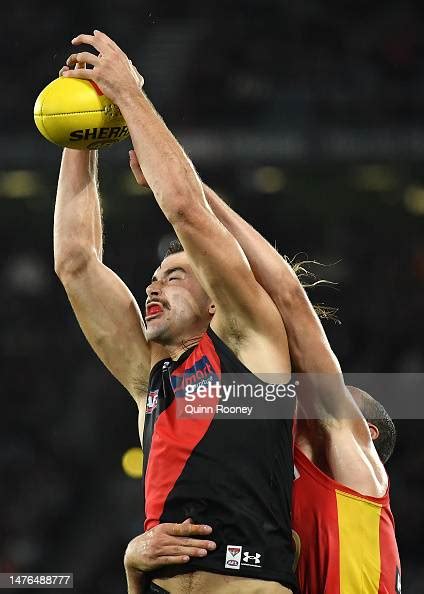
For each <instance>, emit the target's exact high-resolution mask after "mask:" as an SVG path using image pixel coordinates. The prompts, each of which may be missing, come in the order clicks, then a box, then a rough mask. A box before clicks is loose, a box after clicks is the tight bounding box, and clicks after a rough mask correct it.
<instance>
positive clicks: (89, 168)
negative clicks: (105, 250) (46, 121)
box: [54, 149, 102, 267]
mask: <svg viewBox="0 0 424 594" xmlns="http://www.w3.org/2000/svg"><path fill="white" fill-rule="evenodd" d="M54 252H55V264H56V267H61V266H63V264H64V262H65V261H68V262H69V260H70V259H71V258H75V257H76V254H84V253H85V254H91V255H95V256H96V257H98V258H99V259H101V257H102V222H101V207H100V203H99V196H98V191H97V153H96V152H95V151H77V150H71V149H65V150H64V152H63V156H62V164H61V168H60V174H59V182H58V188H57V196H56V207H55V215H54Z"/></svg>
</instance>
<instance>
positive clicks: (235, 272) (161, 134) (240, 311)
mask: <svg viewBox="0 0 424 594" xmlns="http://www.w3.org/2000/svg"><path fill="white" fill-rule="evenodd" d="M74 42H75V43H88V44H90V45H92V46H93V47H95V49H96V50H98V51H99V52H100V55H101V57H98V56H94V55H93V54H87V53H85V52H83V53H82V54H79V55H77V54H75V55H74V56H71V58H70V60H69V62H68V65H73V64H75V63H77V62H78V61H80V60H84V61H87V62H88V63H89V64H92V65H93V66H94V68H93V69H90V70H86V71H81V70H70V71H68V72H66V73H65V75H67V76H75V77H83V78H84V77H86V78H90V79H91V80H94V81H95V82H96V83H97V84H98V85H99V86H100V88H101V89H102V90H103V92H104V93H105V94H106V95H107V96H109V97H110V98H111V99H112V100H113V101H115V102H116V103H117V104H118V106H119V107H120V109H121V111H122V113H123V115H124V117H125V120H126V123H127V125H128V128H129V130H130V134H131V138H132V141H133V144H134V149H135V152H136V153H137V156H138V159H139V161H140V164H141V167H142V169H143V172H144V175H145V177H146V179H147V181H148V183H149V185H150V187H151V189H152V191H153V193H154V196H155V198H156V200H157V202H158V204H159V206H160V208H161V209H162V211H163V213H164V214H165V216H166V217H167V219H168V220H169V222H170V223H171V224H172V226H173V227H174V230H175V232H176V234H177V236H178V238H179V239H180V241H181V243H182V245H183V246H184V249H185V251H186V253H187V255H188V258H189V261H190V264H191V266H192V267H193V270H194V273H195V275H196V276H197V278H198V280H199V282H200V283H201V285H202V287H203V288H204V290H205V291H206V293H207V294H208V295H209V297H210V298H211V299H212V300H213V301H214V302H215V304H216V305H217V313H216V314H215V317H214V320H213V326H214V328H215V329H216V330H217V331H218V333H219V334H220V335H221V336H223V335H226V333H227V331H228V329H229V328H232V331H233V332H234V334H237V336H238V337H239V339H240V338H244V339H245V338H246V337H247V335H249V338H250V337H251V336H252V334H255V338H256V339H257V340H259V341H260V340H261V338H264V337H266V340H268V341H270V342H271V340H272V343H273V345H275V346H276V347H277V346H279V357H280V359H284V363H283V365H282V366H279V368H278V369H275V371H276V372H277V371H287V368H288V366H289V358H288V352H287V344H286V341H285V336H284V330H283V325H282V321H281V318H280V317H279V315H278V312H277V310H276V308H275V307H274V306H273V304H272V301H271V299H270V298H269V296H268V295H267V293H266V292H265V291H264V290H263V288H262V287H261V286H260V285H259V284H258V283H257V281H256V280H255V278H254V275H253V274H252V271H251V269H250V267H249V264H248V261H247V259H246V257H245V255H244V254H243V251H242V250H241V248H240V246H239V245H238V243H237V241H236V240H235V239H234V237H233V236H232V235H231V233H229V232H228V231H227V229H226V228H225V227H224V225H222V224H221V223H220V222H219V221H218V219H217V218H216V217H215V216H214V214H213V212H212V210H211V209H210V207H209V205H208V203H207V201H206V200H205V196H204V193H203V187H202V184H201V182H200V180H199V178H198V176H197V173H196V171H195V169H194V167H193V165H192V163H191V161H190V160H189V159H188V157H187V155H186V154H185V153H184V151H183V149H182V148H181V146H180V145H179V143H178V142H177V140H176V139H175V138H174V136H173V135H172V134H171V132H170V131H169V130H168V128H167V127H166V125H165V123H164V122H163V120H162V119H161V118H160V117H159V116H158V114H157V113H156V111H155V110H154V108H153V106H152V105H151V103H150V102H149V101H148V99H147V98H146V96H145V95H144V94H143V93H142V92H140V88H139V83H138V80H137V79H136V77H135V76H134V75H133V72H132V69H131V64H130V62H129V61H128V58H127V57H126V56H125V54H124V53H123V52H122V50H120V48H119V47H118V46H117V45H116V44H115V43H114V42H113V41H112V40H111V39H109V37H107V36H106V35H104V34H103V33H98V32H95V35H80V36H79V37H78V38H76V40H74ZM229 322H230V323H229ZM226 338H227V336H226ZM270 339H271V340H270ZM240 342H242V341H240ZM284 343H285V344H284ZM275 350H277V348H276V349H275ZM284 351H285V352H284ZM257 358H258V357H257ZM282 367H283V368H284V369H282Z"/></svg>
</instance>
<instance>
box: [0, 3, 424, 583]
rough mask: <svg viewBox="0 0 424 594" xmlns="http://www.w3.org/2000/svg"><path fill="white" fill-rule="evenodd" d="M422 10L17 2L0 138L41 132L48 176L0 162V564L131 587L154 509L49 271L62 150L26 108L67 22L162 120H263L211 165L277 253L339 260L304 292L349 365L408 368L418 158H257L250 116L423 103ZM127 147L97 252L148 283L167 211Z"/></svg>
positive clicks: (349, 122)
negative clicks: (133, 548) (134, 69)
mask: <svg viewBox="0 0 424 594" xmlns="http://www.w3.org/2000/svg"><path fill="white" fill-rule="evenodd" d="M423 11H424V7H423V6H422V5H420V4H419V3H413V2H400V1H396V2H389V3H387V2H385V3H383V2H375V3H373V4H372V5H371V4H369V3H365V2H362V1H357V2H351V1H348V2H345V3H336V2H327V3H322V2H318V1H317V0H316V1H314V0H310V1H307V0H301V1H297V2H295V3H287V2H280V1H276V0H243V2H241V1H240V0H238V1H232V2H229V1H226V0H223V1H222V2H220V3H212V2H204V3H201V4H199V3H195V2H194V1H185V2H182V3H178V4H175V3H171V2H170V1H167V2H165V1H159V2H153V1H149V2H135V1H130V0H125V1H122V2H120V3H119V4H118V3H115V4H114V3H112V2H104V3H102V4H101V5H100V3H99V2H87V3H86V5H85V6H84V10H75V7H74V6H72V5H69V6H67V5H66V6H65V5H62V4H60V3H57V2H56V3H53V2H51V1H50V0H46V1H45V2H44V3H43V11H42V15H41V13H40V7H39V6H38V5H37V3H29V2H21V3H12V4H10V5H9V7H8V15H7V19H8V24H9V25H10V26H7V27H5V28H4V31H3V33H2V36H3V41H4V42H6V45H7V46H8V53H7V56H9V53H10V58H8V59H7V60H4V62H7V66H8V67H7V69H6V71H5V74H4V76H3V80H2V84H3V88H6V89H7V92H3V93H1V94H0V102H2V108H3V109H2V111H3V113H4V114H9V115H8V116H7V117H4V119H3V121H2V130H1V131H0V145H1V146H6V143H11V141H10V139H11V138H15V137H16V138H18V137H19V138H22V139H25V138H27V139H28V145H27V144H25V143H23V144H22V145H20V146H19V145H17V144H13V142H12V143H11V144H12V145H13V147H12V149H11V150H14V151H15V152H16V154H19V152H20V150H21V149H22V151H25V150H26V149H27V147H28V146H32V145H31V143H35V144H34V146H35V147H38V149H37V152H36V151H35V150H34V154H33V155H32V154H31V152H27V153H26V157H25V159H26V160H25V163H24V167H25V168H31V163H32V162H33V163H34V164H37V171H36V174H37V176H38V177H37V179H38V182H37V183H38V185H37V190H36V191H34V193H33V194H31V192H29V193H27V197H26V198H22V199H19V195H18V196H15V198H13V199H12V198H10V197H9V198H8V197H7V196H8V195H9V194H8V192H7V191H6V189H5V188H6V185H5V182H4V180H5V179H6V178H5V177H4V176H5V175H6V174H7V171H5V170H3V167H2V164H1V163H0V250H1V255H2V257H1V259H0V288H1V296H2V299H1V301H0V368H1V371H2V375H1V377H2V381H1V384H0V386H1V409H0V535H1V538H0V572H2V571H5V572H6V571H7V572H9V571H21V572H22V571H25V572H30V571H34V572H35V571H38V572H49V571H55V572H59V571H60V572H70V571H73V572H74V574H75V584H76V591H78V592H82V593H84V594H91V593H93V594H94V593H97V592H102V593H103V594H108V593H111V594H112V593H116V592H121V591H124V578H123V571H122V556H123V552H124V549H125V545H126V543H127V541H128V540H129V539H130V538H131V537H132V536H134V535H135V534H137V533H138V532H140V531H141V530H142V526H141V515H142V514H141V509H140V501H141V499H140V482H139V481H136V480H134V479H131V478H129V477H128V476H126V475H125V473H124V471H123V469H122V465H121V457H122V454H123V453H124V452H125V451H126V450H127V449H128V448H130V447H133V446H136V445H138V437H137V423H136V407H135V405H134V403H133V402H132V400H131V398H129V396H128V394H126V393H125V391H124V389H123V388H122V387H121V386H120V385H119V384H118V383H117V382H116V381H115V380H114V379H113V378H112V377H111V376H110V374H109V373H108V372H107V371H106V370H105V369H104V368H103V367H102V365H101V363H100V362H99V361H98V360H97V358H96V356H95V355H94V354H93V353H92V351H91V350H90V348H89V346H88V345H87V344H86V342H85V340H84V338H83V336H82V333H81V332H80V330H79V328H78V326H77V323H76V321H75V319H74V317H73V313H72V310H71V308H70V306H69V304H68V303H67V299H66V295H65V292H64V290H63V289H62V287H61V286H60V284H59V281H58V280H57V278H56V277H55V275H54V272H53V250H52V224H53V217H52V215H53V203H54V195H55V184H56V179H57V172H58V166H59V159H60V151H59V149H58V150H57V151H56V153H57V159H56V154H54V159H55V160H56V161H55V162H57V166H52V165H51V164H49V165H48V166H47V165H46V166H44V167H41V168H40V167H39V163H40V158H41V157H42V154H43V153H42V152H43V149H45V150H46V153H47V151H50V154H53V153H52V151H54V149H52V148H51V147H48V146H47V144H46V141H44V140H43V139H41V137H37V132H36V131H35V128H34V127H33V123H32V121H31V117H32V116H31V112H32V107H33V101H34V98H35V95H36V93H37V90H41V88H42V87H43V86H44V85H45V84H47V82H49V81H50V80H51V78H52V77H53V76H54V74H55V73H56V71H58V70H59V68H60V67H61V65H62V63H63V59H64V57H65V56H66V54H67V53H68V50H69V40H70V38H71V37H73V36H74V35H75V34H77V33H79V32H81V31H87V30H91V29H93V28H94V27H96V28H98V29H103V30H105V31H106V32H108V33H110V34H111V35H112V36H113V37H115V38H116V40H117V41H118V42H119V43H121V44H122V46H123V47H124V49H125V50H126V51H127V52H128V54H129V55H131V57H133V58H134V61H135V62H137V64H138V65H139V66H140V70H142V72H143V74H144V75H145V78H146V87H147V89H148V92H149V95H150V96H151V98H152V99H153V101H154V102H155V104H156V105H157V106H158V108H159V109H160V110H161V111H164V112H165V113H166V119H167V121H168V123H169V124H170V126H171V127H173V126H181V125H183V126H184V128H185V129H187V130H193V131H196V130H198V129H202V130H203V131H204V135H205V137H206V138H207V137H208V133H209V132H212V131H216V129H219V130H225V129H226V127H232V128H234V127H235V128H239V129H240V130H244V131H246V130H251V129H252V128H254V129H255V130H256V131H257V134H258V138H259V141H258V142H259V146H258V151H257V155H258V157H257V159H256V160H255V161H253V160H250V161H246V162H238V163H234V162H232V161H231V155H230V154H229V155H228V162H227V163H225V164H224V165H223V166H220V167H217V165H216V164H208V162H207V160H205V159H204V160H203V161H202V163H201V166H199V173H200V174H201V175H202V177H204V179H205V181H207V182H209V183H210V184H211V185H212V186H213V187H215V188H216V189H217V190H218V191H219V192H220V193H222V195H223V196H224V198H226V199H227V200H229V202H230V203H231V205H232V206H234V207H235V208H236V209H237V210H238V211H239V212H240V213H241V214H242V215H244V216H245V217H246V218H247V219H248V220H249V222H251V223H252V224H254V225H255V226H256V227H257V228H258V229H259V230H260V231H262V232H263V233H264V234H265V236H266V237H267V239H269V240H270V241H271V242H273V243H276V244H277V247H278V248H279V250H280V251H281V252H282V253H284V254H287V255H288V256H290V257H292V256H294V255H295V254H300V255H301V257H303V255H305V256H306V257H309V258H314V259H317V260H319V261H321V262H323V263H325V264H331V265H330V266H328V267H325V268H323V269H322V268H320V269H319V270H317V274H318V275H320V276H323V277H326V278H329V279H330V280H333V281H334V282H336V283H337V285H335V287H334V288H321V289H319V288H316V289H313V290H311V291H310V297H311V299H312V301H314V302H324V303H326V304H329V305H332V306H334V307H338V308H339V311H338V314H337V315H338V318H339V320H340V322H341V324H338V323H335V322H331V321H330V322H327V323H326V325H325V328H326V331H327V333H328V335H329V338H330V341H331V343H332V345H333V347H334V349H335V351H336V353H337V355H338V356H339V358H340V361H341V364H342V367H343V369H344V370H345V371H349V372H416V373H418V372H421V371H422V370H423V367H424V349H423V341H422V336H423V333H424V317H423V314H422V311H423V308H422V304H423V298H422V295H423V288H424V239H423V237H424V235H423V229H424V190H421V187H422V186H424V174H423V173H422V167H421V164H420V163H411V162H405V161H402V162H400V161H399V162H396V163H391V164H389V165H388V164H384V163H383V164H382V165H379V166H378V167H380V168H378V167H377V168H376V165H375V163H353V162H348V163H346V162H335V161H333V162H328V161H324V160H320V159H319V158H314V159H310V160H305V159H303V160H302V162H296V161H295V160H291V161H290V162H284V161H281V162H278V163H275V162H274V163H273V164H272V166H273V167H272V168H268V169H267V168H266V167H265V166H267V165H268V163H266V162H263V161H262V160H261V157H260V148H261V147H260V137H261V134H262V133H263V134H266V133H267V131H268V130H270V129H272V128H278V127H279V126H281V127H285V126H288V127H290V126H291V127H295V128H297V127H298V128H299V129H307V134H308V135H312V136H313V135H314V134H315V132H316V131H317V130H324V131H325V130H326V128H327V127H328V128H331V127H333V126H334V125H339V126H345V125H346V126H350V127H352V128H356V129H358V128H362V129H363V130H365V131H367V130H371V129H372V128H373V127H374V126H378V125H382V124H384V125H387V126H392V125H393V124H396V125H397V126H399V125H400V126H402V125H404V126H405V127H414V126H421V125H424V108H423V107H422V106H423V104H424V103H423V99H424V69H423V66H422V58H423V47H424V45H423V43H424V42H423V40H422V35H421V31H422V22H423V18H422V15H423ZM34 23H36V26H33V24H34ZM67 46H68V49H67ZM18 105H19V110H17V109H16V106H18ZM120 150H121V151H122V149H120V148H119V147H116V148H115V147H114V148H112V149H109V151H108V155H105V158H106V159H108V163H109V166H108V167H105V168H103V169H102V175H101V180H102V184H101V190H102V194H103V199H104V210H105V229H106V232H105V237H106V243H105V262H106V264H108V265H109V266H110V267H112V268H113V269H114V270H115V271H116V272H117V273H118V274H119V275H120V276H121V277H122V278H123V280H124V281H125V282H126V283H127V284H128V285H129V287H130V288H131V290H132V291H133V292H134V294H135V295H136V297H137V299H138V301H139V303H140V305H142V304H143V301H144V286H145V284H146V282H147V280H148V278H149V277H150V275H151V272H152V270H153V269H154V267H155V265H156V264H157V261H158V258H159V252H160V248H161V245H163V244H164V242H166V240H167V236H168V235H169V233H170V228H169V226H168V225H167V223H166V221H165V220H164V218H163V216H162V215H161V213H160V211H159V209H158V207H157V206H156V204H155V202H154V200H153V199H152V198H151V197H150V196H148V195H147V196H145V195H141V194H138V193H137V189H136V188H135V185H134V184H133V185H132V184H131V180H130V179H129V177H128V171H127V169H126V168H125V166H123V165H122V161H119V163H118V164H117V165H116V166H113V165H112V166H110V165H111V164H113V156H114V154H115V153H114V152H113V151H116V154H118V153H119V151H120ZM119 154H121V153H119ZM192 157H193V158H194V159H195V158H196V154H195V153H194V154H193V155H192ZM4 158H5V160H6V159H7V154H6V153H5V155H4ZM32 159H33V161H32ZM224 161H225V159H224ZM14 168H15V169H20V168H22V163H19V162H16V164H15V165H14ZM420 192H421V193H420ZM375 396H376V397H378V394H375ZM400 397H401V395H400ZM396 424H397V428H398V444H397V447H396V451H395V454H394V456H393V459H392V461H391V462H389V465H388V469H389V472H390V475H391V488H392V507H393V510H394V513H395V517H396V521H397V532H398V538H399V546H400V552H401V558H402V561H403V574H404V588H405V591H407V592H408V593H409V594H422V592H423V591H424V566H423V563H422V559H421V557H422V550H423V542H424V525H423V524H424V504H423V497H422V493H423V488H424V482H423V478H422V468H423V467H424V447H423V446H422V442H421V440H420V437H421V435H422V432H423V430H424V421H423V420H419V419H416V420H402V421H397V423H396Z"/></svg>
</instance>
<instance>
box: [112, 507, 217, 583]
mask: <svg viewBox="0 0 424 594" xmlns="http://www.w3.org/2000/svg"><path fill="white" fill-rule="evenodd" d="M211 531H212V528H211V527H210V526H204V525H199V524H193V523H192V522H191V519H190V518H188V519H187V520H185V521H184V522H183V523H182V524H158V526H155V527H154V528H152V529H151V530H148V531H147V532H145V533H144V534H141V535H140V536H136V537H135V538H133V540H132V541H131V542H130V543H129V545H128V547H127V550H126V552H125V558H124V565H125V569H126V571H127V572H134V571H138V572H148V571H153V570H154V569H158V568H159V567H164V566H165V565H181V564H184V563H187V562H188V561H189V560H190V558H191V557H204V556H206V555H207V553H208V552H209V551H213V550H214V549H215V548H216V544H215V542H214V541H211V540H208V539H206V537H207V536H208V534H210V532H211ZM202 537H203V538H202Z"/></svg>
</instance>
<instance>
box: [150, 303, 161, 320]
mask: <svg viewBox="0 0 424 594" xmlns="http://www.w3.org/2000/svg"><path fill="white" fill-rule="evenodd" d="M161 313H163V306H162V304H161V303H157V302H153V301H152V302H151V303H148V304H147V306H146V322H147V321H148V320H153V318H156V317H157V316H159V315H160V314H161Z"/></svg>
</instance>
